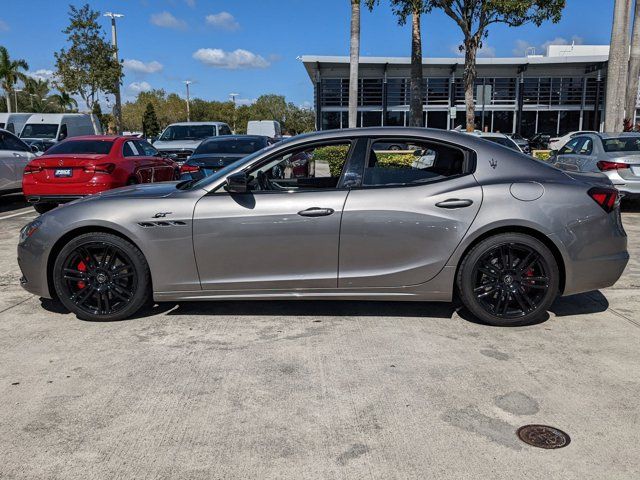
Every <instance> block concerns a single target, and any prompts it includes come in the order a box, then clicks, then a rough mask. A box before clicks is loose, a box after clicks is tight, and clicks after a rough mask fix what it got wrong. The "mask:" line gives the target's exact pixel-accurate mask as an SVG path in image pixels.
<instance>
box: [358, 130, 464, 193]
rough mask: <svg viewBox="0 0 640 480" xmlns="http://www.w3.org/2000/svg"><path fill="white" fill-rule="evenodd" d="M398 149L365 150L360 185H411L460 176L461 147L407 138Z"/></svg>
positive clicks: (462, 154) (374, 148)
mask: <svg viewBox="0 0 640 480" xmlns="http://www.w3.org/2000/svg"><path fill="white" fill-rule="evenodd" d="M406 143H407V144H409V149H408V150H405V151H402V152H393V153H391V152H389V153H383V152H379V151H376V146H375V143H374V144H373V146H372V148H371V149H370V151H369V160H368V163H367V165H366V167H365V170H364V179H363V182H362V183H363V185H364V186H384V185H389V186H391V185H394V186H395V185H413V184H420V183H428V182H433V181H437V180H442V179H444V178H447V177H453V176H456V175H461V174H462V173H463V168H464V159H465V155H464V153H463V151H462V150H459V149H457V148H453V147H448V146H444V145H439V144H432V143H429V142H413V141H407V142H406Z"/></svg>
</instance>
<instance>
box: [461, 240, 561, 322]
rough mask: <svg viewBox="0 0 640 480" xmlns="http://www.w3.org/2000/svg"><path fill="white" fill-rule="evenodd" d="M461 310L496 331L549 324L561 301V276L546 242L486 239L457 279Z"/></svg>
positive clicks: (468, 257)
mask: <svg viewBox="0 0 640 480" xmlns="http://www.w3.org/2000/svg"><path fill="white" fill-rule="evenodd" d="M456 284H457V288H458V293H459V296H460V300H461V301H462V304H463V305H464V306H465V307H466V308H467V310H468V311H469V312H470V313H471V314H472V315H473V316H475V317H476V318H477V319H479V320H481V321H482V322H484V323H487V324H489V325H494V326H522V325H530V324H532V323H538V322H540V321H543V320H545V319H546V316H547V310H548V309H549V307H550V306H551V304H552V303H553V301H554V300H555V298H556V297H557V295H558V289H559V284H560V272H559V269H558V264H557V262H556V260H555V257H554V256H553V254H552V253H551V251H550V250H549V249H548V248H547V247H546V245H544V244H543V243H542V242H540V241H539V240H537V239H536V238H533V237H531V236H529V235H525V234H521V233H503V234H499V235H494V236H492V237H489V238H486V239H484V240H482V241H481V242H479V243H478V244H477V245H475V246H474V247H473V248H472V249H471V250H470V251H469V252H468V253H467V254H466V255H465V257H464V258H463V260H462V263H461V264H460V268H459V269H458V276H457V279H456Z"/></svg>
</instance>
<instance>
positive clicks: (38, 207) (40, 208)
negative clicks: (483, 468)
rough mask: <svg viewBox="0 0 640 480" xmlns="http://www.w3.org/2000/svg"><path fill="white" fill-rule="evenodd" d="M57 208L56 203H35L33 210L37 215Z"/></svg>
mask: <svg viewBox="0 0 640 480" xmlns="http://www.w3.org/2000/svg"><path fill="white" fill-rule="evenodd" d="M57 206H58V204H57V203H36V204H35V205H34V206H33V209H34V210H35V211H36V212H38V213H39V214H43V213H47V212H48V211H50V210H53V209H54V208H56V207H57Z"/></svg>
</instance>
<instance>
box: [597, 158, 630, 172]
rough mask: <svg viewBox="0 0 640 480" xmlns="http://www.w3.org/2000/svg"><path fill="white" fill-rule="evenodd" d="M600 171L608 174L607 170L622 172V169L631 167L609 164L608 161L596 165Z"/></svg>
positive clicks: (601, 161)
mask: <svg viewBox="0 0 640 480" xmlns="http://www.w3.org/2000/svg"><path fill="white" fill-rule="evenodd" d="M596 166H597V167H598V170H600V171H601V172H606V171H607V170H620V169H621V168H629V167H630V166H631V165H629V164H628V163H618V162H607V161H606V160H600V161H599V162H598V163H596Z"/></svg>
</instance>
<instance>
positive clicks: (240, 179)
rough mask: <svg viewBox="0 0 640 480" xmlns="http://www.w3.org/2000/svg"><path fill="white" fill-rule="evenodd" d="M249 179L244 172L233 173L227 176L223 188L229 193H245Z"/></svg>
mask: <svg viewBox="0 0 640 480" xmlns="http://www.w3.org/2000/svg"><path fill="white" fill-rule="evenodd" d="M248 183H249V179H248V177H247V174H246V173H244V172H240V173H234V174H233V175H229V176H228V177H227V184H226V185H225V186H224V189H225V190H226V191H227V192H229V193H246V192H247V184H248Z"/></svg>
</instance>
